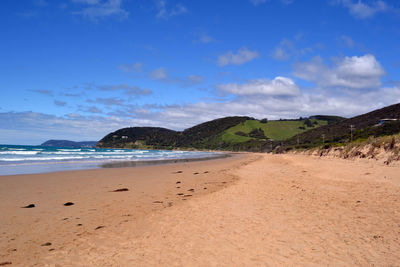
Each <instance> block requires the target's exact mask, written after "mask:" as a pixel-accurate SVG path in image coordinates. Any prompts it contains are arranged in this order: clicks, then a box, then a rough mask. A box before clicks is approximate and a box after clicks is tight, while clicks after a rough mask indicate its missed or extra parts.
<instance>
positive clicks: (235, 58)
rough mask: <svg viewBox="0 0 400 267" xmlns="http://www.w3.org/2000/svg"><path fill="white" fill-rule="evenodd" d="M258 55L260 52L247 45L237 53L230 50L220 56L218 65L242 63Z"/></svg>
mask: <svg viewBox="0 0 400 267" xmlns="http://www.w3.org/2000/svg"><path fill="white" fill-rule="evenodd" d="M258 57H259V54H258V52H257V51H251V50H249V49H248V48H247V47H242V48H240V49H239V50H238V52H237V53H236V54H234V53H233V52H232V51H229V52H227V53H225V54H224V55H221V56H219V57H218V65H219V66H220V67H223V66H226V65H242V64H244V63H246V62H249V61H252V60H253V59H255V58H258Z"/></svg>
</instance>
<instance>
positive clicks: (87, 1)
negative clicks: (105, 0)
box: [72, 0, 100, 5]
mask: <svg viewBox="0 0 400 267" xmlns="http://www.w3.org/2000/svg"><path fill="white" fill-rule="evenodd" d="M72 2H73V3H81V4H87V5H96V4H99V3H100V0H72Z"/></svg>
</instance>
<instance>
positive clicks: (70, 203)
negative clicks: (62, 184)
mask: <svg viewBox="0 0 400 267" xmlns="http://www.w3.org/2000/svg"><path fill="white" fill-rule="evenodd" d="M72 205H74V203H73V202H67V203H64V206H67V207H68V206H72Z"/></svg>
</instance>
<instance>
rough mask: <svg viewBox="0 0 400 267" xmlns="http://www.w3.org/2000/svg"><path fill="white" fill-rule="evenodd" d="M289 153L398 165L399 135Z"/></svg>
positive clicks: (399, 159) (399, 157) (399, 151)
mask: <svg viewBox="0 0 400 267" xmlns="http://www.w3.org/2000/svg"><path fill="white" fill-rule="evenodd" d="M291 153H295V154H305V155H312V156H317V157H334V158H343V159H353V160H356V159H367V160H375V161H378V162H381V163H383V164H386V165H389V164H396V165H400V135H399V134H398V135H392V136H385V137H377V138H372V137H371V138H369V139H368V140H366V141H364V142H359V143H357V142H354V143H351V144H348V145H346V146H342V147H330V148H321V147H319V148H314V149H310V150H305V151H293V152H291Z"/></svg>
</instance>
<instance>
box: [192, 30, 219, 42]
mask: <svg viewBox="0 0 400 267" xmlns="http://www.w3.org/2000/svg"><path fill="white" fill-rule="evenodd" d="M215 42H216V40H215V39H214V38H213V37H211V36H210V35H208V34H207V33H205V32H202V33H200V34H199V35H198V39H197V40H195V41H194V43H201V44H209V43H215Z"/></svg>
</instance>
